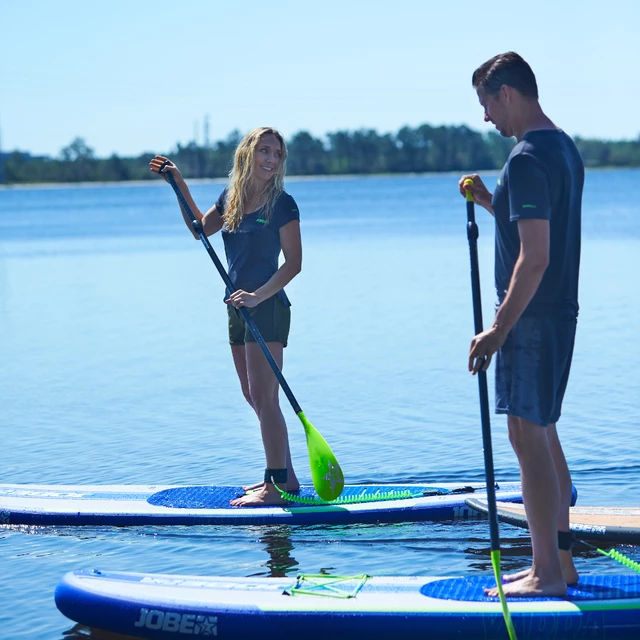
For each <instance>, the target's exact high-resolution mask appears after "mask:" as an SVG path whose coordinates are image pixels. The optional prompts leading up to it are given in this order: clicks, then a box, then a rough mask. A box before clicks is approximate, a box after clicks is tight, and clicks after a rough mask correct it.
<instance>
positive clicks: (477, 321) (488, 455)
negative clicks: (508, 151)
mask: <svg viewBox="0 0 640 640" xmlns="http://www.w3.org/2000/svg"><path fill="white" fill-rule="evenodd" d="M478 235H479V234H478V225H477V224H476V217H475V204H474V202H473V201H472V200H471V201H470V200H467V238H468V239H469V256H470V258H471V293H472V295H473V323H474V329H475V332H476V335H478V334H479V333H482V330H483V329H482V299H481V295H480V266H479V264H478ZM476 375H477V376H478V391H479V394H480V417H481V419H482V447H483V451H484V470H485V476H486V482H487V504H488V506H489V514H488V517H489V532H490V536H491V550H492V551H496V550H498V549H500V534H499V532H498V511H497V507H496V489H495V474H494V470H493V449H492V447H491V419H490V417H489V392H488V389H487V372H486V371H483V370H480V371H478V372H477V374H476Z"/></svg>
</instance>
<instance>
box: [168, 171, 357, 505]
mask: <svg viewBox="0 0 640 640" xmlns="http://www.w3.org/2000/svg"><path fill="white" fill-rule="evenodd" d="M162 169H163V167H160V171H159V173H162V174H163V175H166V176H167V180H168V181H169V184H170V185H171V186H172V187H173V190H174V191H175V194H176V196H177V197H178V202H179V203H180V206H181V207H182V209H183V211H184V212H185V213H186V214H187V215H188V216H189V219H190V220H191V226H192V227H193V229H194V231H195V232H196V233H197V234H198V236H199V238H200V240H201V241H202V244H203V245H204V247H205V249H206V250H207V253H208V254H209V256H210V257H211V259H212V260H213V264H215V265H216V269H217V270H218V273H219V274H220V275H221V276H222V279H223V280H224V283H225V284H226V285H227V289H229V293H233V292H234V291H236V288H235V286H234V285H233V282H232V281H231V278H230V277H229V274H228V273H227V272H226V271H225V269H224V267H223V266H222V263H221V262H220V259H219V258H218V256H217V255H216V252H215V251H214V250H213V247H212V246H211V245H210V244H209V240H208V239H207V236H206V235H205V234H204V231H203V229H202V224H201V223H200V221H198V220H196V217H195V216H194V215H193V211H191V207H190V206H189V205H188V204H187V201H186V200H185V197H184V196H183V195H182V192H181V191H180V189H179V188H178V185H177V184H176V181H175V179H174V177H173V175H171V173H167V172H164V171H163V170H162ZM238 311H239V312H240V313H241V314H242V317H243V318H244V321H245V322H246V323H247V326H248V327H249V329H250V330H251V333H252V334H253V337H254V338H255V339H256V342H257V343H258V345H259V346H260V349H262V353H263V354H264V357H265V358H266V359H267V362H268V363H269V365H270V366H271V369H272V370H273V373H274V374H275V376H276V378H277V379H278V382H279V383H280V386H281V387H282V390H283V391H284V392H285V394H286V396H287V398H288V399H289V402H290V403H291V406H292V407H293V410H294V411H295V413H296V415H297V416H298V418H300V422H302V426H303V427H304V432H305V435H306V439H307V450H308V452H309V465H310V467H311V477H312V479H313V486H314V487H315V490H316V491H317V493H318V495H319V496H320V497H321V498H322V499H323V500H335V499H336V498H337V497H338V496H339V495H340V494H341V493H342V489H343V487H344V475H343V473H342V469H341V468H340V465H339V464H338V461H337V460H336V457H335V456H334V455H333V452H332V451H331V448H330V447H329V445H328V444H327V441H326V440H325V439H324V438H323V437H322V435H321V434H320V432H319V431H318V430H317V429H316V428H315V427H314V426H313V425H312V424H311V422H309V420H308V419H307V417H306V416H305V415H304V413H303V412H302V409H301V408H300V405H299V404H298V402H297V400H296V399H295V397H294V395H293V392H292V391H291V389H290V388H289V385H288V384H287V381H286V380H285V379H284V376H283V375H282V371H280V368H279V367H278V364H277V363H276V361H275V359H274V358H273V355H272V354H271V351H269V347H268V346H267V343H266V342H265V341H264V338H263V337H262V335H261V334H260V331H259V330H258V327H256V324H255V322H254V321H253V318H252V317H251V315H250V314H249V311H248V310H247V308H246V307H240V308H239V309H238Z"/></svg>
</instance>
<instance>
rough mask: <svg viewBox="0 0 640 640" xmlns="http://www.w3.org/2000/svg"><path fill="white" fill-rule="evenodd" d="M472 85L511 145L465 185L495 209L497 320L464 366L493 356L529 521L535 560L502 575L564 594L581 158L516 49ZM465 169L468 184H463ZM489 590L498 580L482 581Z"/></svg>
mask: <svg viewBox="0 0 640 640" xmlns="http://www.w3.org/2000/svg"><path fill="white" fill-rule="evenodd" d="M472 84H473V87H474V89H475V90H476V92H477V94H478V99H479V100H480V104H481V105H482V107H483V108H484V119H485V121H486V122H492V123H493V124H494V125H495V127H496V129H497V130H498V131H499V133H500V134H501V135H502V136H504V137H507V138H509V137H512V136H515V138H516V139H517V141H518V143H517V144H516V146H515V147H514V149H513V151H512V152H511V154H510V155H509V158H508V160H507V163H506V164H505V166H504V168H503V170H502V173H501V174H500V177H499V179H498V184H497V186H496V190H495V193H494V194H491V193H490V192H489V191H488V190H487V188H486V186H485V185H484V184H483V182H482V180H481V179H480V178H479V176H478V175H476V174H473V175H465V176H463V177H462V179H461V180H460V183H459V186H460V192H461V193H462V194H463V195H464V194H465V193H466V191H465V189H466V190H468V191H469V192H470V193H471V194H472V195H473V198H474V201H475V202H476V203H478V204H479V205H481V206H483V207H484V208H485V209H487V210H488V211H489V213H491V214H492V215H494V216H495V223H496V240H495V281H496V289H497V293H498V310H497V313H496V316H495V320H494V322H493V325H492V326H491V327H490V328H489V329H487V330H486V331H483V332H482V333H480V334H478V335H477V336H475V337H474V338H473V340H472V342H471V349H470V352H469V370H470V371H471V372H472V373H473V374H475V373H477V371H478V370H479V369H480V367H482V368H484V369H486V368H487V367H488V366H489V363H490V362H491V358H492V356H493V354H494V353H497V356H496V413H505V414H507V419H508V427H509V439H510V441H511V444H512V446H513V448H514V450H515V453H516V455H517V457H518V462H519V464H520V475H521V480H522V494H523V502H524V506H525V510H526V514H527V518H528V520H529V528H530V531H531V545H532V549H533V563H532V567H531V569H527V570H525V571H521V572H519V573H517V574H514V575H510V576H505V582H506V584H505V585H504V592H505V594H506V595H508V596H523V597H528V596H563V595H565V594H566V591H567V584H572V583H575V582H577V580H578V574H577V572H576V569H575V567H574V564H573V559H572V557H571V533H570V530H569V507H570V504H571V488H572V484H571V476H570V473H569V468H568V466H567V463H566V460H565V457H564V453H563V451H562V446H561V445H560V440H559V439H558V434H557V431H556V422H557V420H558V418H559V417H560V412H561V406H562V399H563V397H564V393H565V389H566V386H567V380H568V377H569V369H570V366H571V358H572V355H573V345H574V338H575V330H576V322H577V316H578V270H579V263H580V219H581V206H582V188H583V184H584V166H583V163H582V160H581V158H580V154H579V152H578V150H577V148H576V146H575V144H574V143H573V141H572V140H571V138H569V136H567V134H566V133H564V132H563V131H562V130H561V129H559V128H558V127H556V125H555V124H553V122H552V121H551V120H550V119H549V118H548V117H547V116H546V115H545V114H544V112H543V111H542V108H541V107H540V104H539V102H538V87H537V83H536V78H535V76H534V74H533V71H532V70H531V67H530V66H529V65H528V64H527V63H526V62H525V61H524V60H523V59H522V58H521V57H520V56H519V55H518V54H516V53H513V52H509V53H504V54H500V55H497V56H495V57H494V58H491V60H488V61H487V62H485V63H484V64H483V65H481V66H480V67H478V69H476V71H475V72H474V74H473V78H472ZM468 178H471V179H472V180H473V182H474V184H473V185H470V186H467V187H465V186H463V183H464V181H465V180H466V179H468ZM487 593H488V594H489V595H492V596H496V595H497V594H498V591H497V588H494V589H489V590H487Z"/></svg>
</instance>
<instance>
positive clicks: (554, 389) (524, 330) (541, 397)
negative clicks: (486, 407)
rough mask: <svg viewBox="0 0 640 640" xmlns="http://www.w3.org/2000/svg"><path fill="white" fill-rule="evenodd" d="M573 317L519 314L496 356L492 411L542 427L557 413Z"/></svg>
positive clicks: (572, 335) (564, 384)
mask: <svg viewBox="0 0 640 640" xmlns="http://www.w3.org/2000/svg"><path fill="white" fill-rule="evenodd" d="M576 324H577V320H576V318H575V317H574V316H573V315H571V314H569V315H567V316H563V315H562V314H557V315H555V316H551V315H547V316H542V317H533V316H532V317H528V316H523V317H521V318H520V319H519V320H518V322H516V324H515V325H514V327H513V329H511V331H510V332H509V335H508V336H507V339H506V341H505V343H504V345H503V346H502V348H501V349H500V350H499V351H498V353H497V358H496V413H507V414H509V415H513V416H517V417H519V418H524V419H525V420H531V422H535V423H536V424H539V425H542V426H543V427H546V426H547V425H548V424H554V423H555V422H557V421H558V419H559V418H560V412H561V409H562V399H563V398H564V392H565V391H566V389H567V382H568V380H569V370H570V369H571V358H572V357H573V345H574V342H575V335H576Z"/></svg>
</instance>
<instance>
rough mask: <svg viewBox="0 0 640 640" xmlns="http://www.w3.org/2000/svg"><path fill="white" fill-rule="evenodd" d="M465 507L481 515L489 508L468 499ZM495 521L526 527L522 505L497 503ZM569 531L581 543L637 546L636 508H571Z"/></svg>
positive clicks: (639, 537) (639, 527) (638, 514)
mask: <svg viewBox="0 0 640 640" xmlns="http://www.w3.org/2000/svg"><path fill="white" fill-rule="evenodd" d="M466 502H467V505H468V506H469V507H470V508H472V509H474V510H475V511H477V512H478V513H481V514H486V513H487V511H488V509H489V507H488V505H487V502H486V500H483V499H481V498H468V499H467V501H466ZM497 511H498V520H500V521H501V522H506V523H507V524H512V525H515V526H516V527H522V528H524V529H528V528H529V523H528V522H527V517H526V516H525V513H524V505H522V504H511V503H507V502H498V503H497ZM569 522H570V526H571V531H572V532H573V534H574V536H575V537H576V538H580V539H582V540H598V541H600V542H612V543H626V544H640V508H638V507H571V509H570V510H569Z"/></svg>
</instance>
